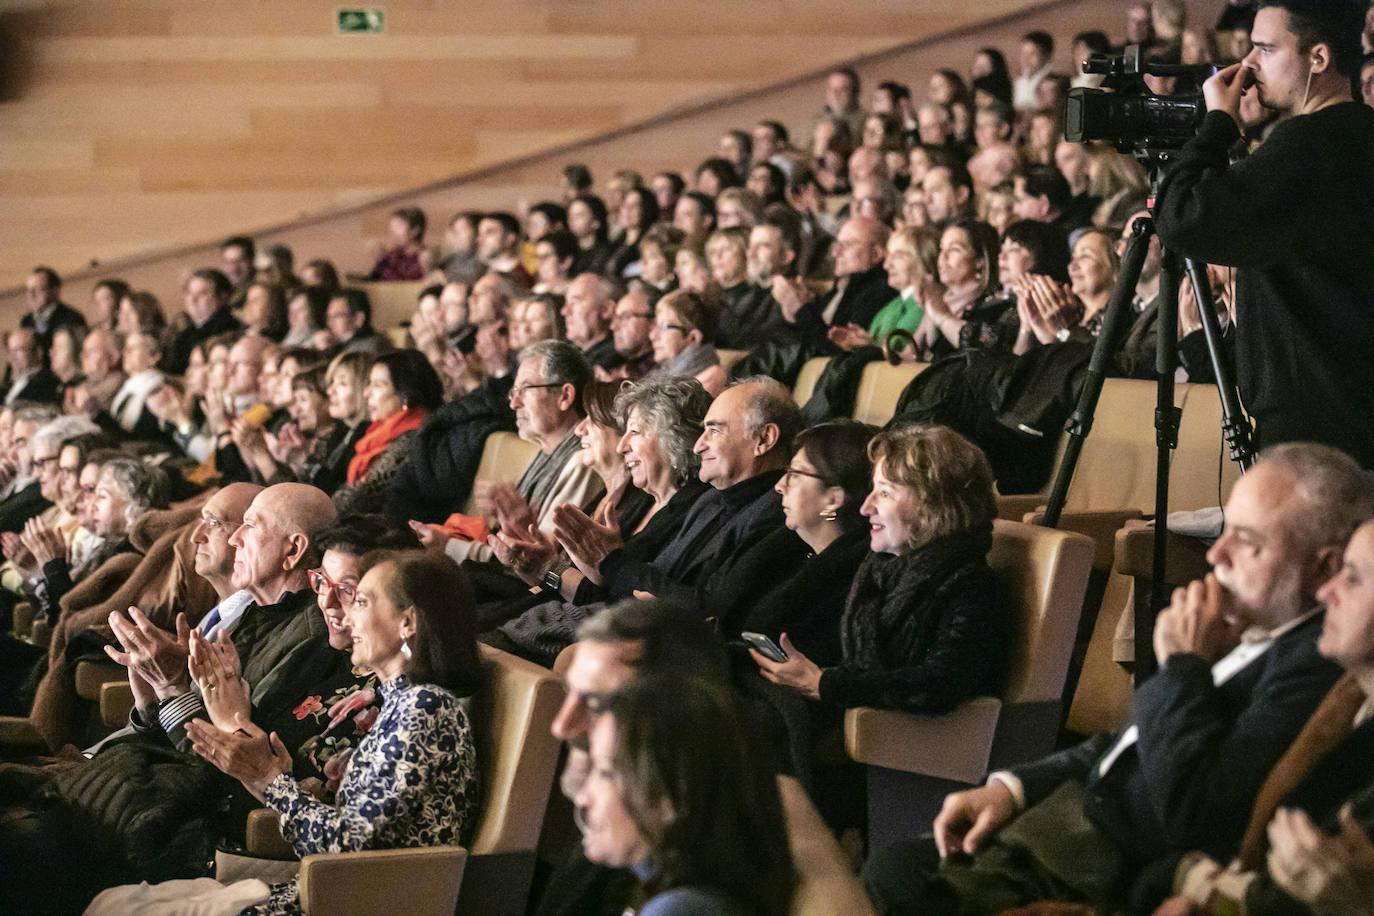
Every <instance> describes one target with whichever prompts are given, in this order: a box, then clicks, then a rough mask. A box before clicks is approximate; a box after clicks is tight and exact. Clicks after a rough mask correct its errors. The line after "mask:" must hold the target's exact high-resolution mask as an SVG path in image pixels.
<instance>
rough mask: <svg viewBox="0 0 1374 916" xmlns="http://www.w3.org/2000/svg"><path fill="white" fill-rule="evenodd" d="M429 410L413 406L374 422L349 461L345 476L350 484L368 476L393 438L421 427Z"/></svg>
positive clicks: (359, 441)
mask: <svg viewBox="0 0 1374 916" xmlns="http://www.w3.org/2000/svg"><path fill="white" fill-rule="evenodd" d="M427 412H428V411H426V410H425V408H423V407H412V408H410V409H409V410H398V411H396V412H395V413H394V414H392V415H391V416H389V417H384V418H382V419H381V420H378V421H377V422H375V423H373V424H372V425H371V426H369V427H368V428H367V432H365V433H363V437H362V438H361V439H359V440H358V445H357V447H356V448H355V449H354V451H353V458H352V460H351V461H349V462H348V476H347V477H346V478H345V479H346V480H347V481H348V484H349V486H352V485H353V484H356V483H357V482H358V481H360V480H362V479H363V478H364V477H366V476H367V470H368V468H370V467H372V462H374V461H376V460H377V458H378V457H379V456H380V455H381V454H382V452H384V451H386V447H387V446H388V445H390V444H391V442H392V440H393V439H395V438H396V437H397V436H399V435H400V434H401V433H404V432H409V431H410V430H412V429H419V428H420V424H421V423H423V422H425V414H426V413H427Z"/></svg>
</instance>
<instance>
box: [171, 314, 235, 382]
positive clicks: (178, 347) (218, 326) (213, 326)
mask: <svg viewBox="0 0 1374 916" xmlns="http://www.w3.org/2000/svg"><path fill="white" fill-rule="evenodd" d="M183 317H184V316H183ZM242 329H243V322H241V321H239V320H238V319H237V318H235V317H234V313H233V312H231V311H229V310H228V309H227V308H225V309H220V310H219V311H217V312H215V313H214V314H213V315H211V316H210V317H209V318H207V319H206V321H205V324H202V325H200V326H196V325H194V324H192V323H191V322H190V319H186V326H185V327H184V328H182V329H181V330H180V331H178V332H177V334H176V336H175V337H173V338H172V345H171V346H170V347H168V348H167V350H166V351H165V352H164V353H163V354H162V368H163V369H166V370H167V371H168V372H170V373H172V374H173V375H182V374H183V373H185V372H186V366H187V364H188V363H190V361H191V351H192V350H193V349H195V346H196V344H198V343H200V342H201V341H202V340H209V339H210V338H211V337H218V336H219V335H220V334H227V333H229V332H230V331H239V330H242Z"/></svg>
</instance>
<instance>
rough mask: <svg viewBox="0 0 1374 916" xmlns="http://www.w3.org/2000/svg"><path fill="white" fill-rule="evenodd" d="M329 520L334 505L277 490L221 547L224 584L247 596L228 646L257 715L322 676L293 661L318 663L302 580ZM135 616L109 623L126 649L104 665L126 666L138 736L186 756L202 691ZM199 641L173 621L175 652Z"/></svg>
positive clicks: (314, 625)
mask: <svg viewBox="0 0 1374 916" xmlns="http://www.w3.org/2000/svg"><path fill="white" fill-rule="evenodd" d="M335 518H336V513H335V511H334V503H333V502H332V501H331V500H330V499H329V496H328V495H327V494H326V493H325V492H324V491H323V490H320V489H317V488H315V487H312V486H309V485H308V484H303V483H281V484H277V485H276V486H272V487H268V488H267V489H265V490H263V491H262V492H260V493H258V494H257V496H256V497H254V499H253V501H252V503H250V504H249V506H248V508H247V510H245V511H244V513H243V524H242V525H240V526H239V528H238V530H237V531H235V532H234V534H233V536H232V537H230V538H229V539H228V545H229V546H230V547H232V548H233V549H234V558H233V567H232V573H231V574H230V579H229V582H230V584H231V585H232V586H233V587H234V588H235V589H242V590H246V591H247V592H248V593H249V595H250V596H251V601H250V603H249V604H248V605H247V607H246V609H245V610H244V612H243V614H242V616H241V617H240V619H239V621H238V623H237V624H236V625H235V627H234V629H233V639H234V645H235V646H236V647H237V649H238V654H239V659H240V661H241V662H242V671H243V677H244V679H245V680H247V681H248V685H249V688H250V690H251V691H252V699H253V703H254V706H255V707H257V706H258V705H260V703H268V704H273V703H280V702H296V701H298V700H299V697H297V696H296V693H297V692H298V689H303V688H304V686H305V685H308V684H312V683H315V682H316V680H318V674H319V672H318V671H312V670H308V669H309V667H310V666H308V665H303V664H302V662H303V659H302V658H300V656H302V655H304V656H313V655H315V654H317V652H316V650H317V649H318V648H319V644H321V643H322V644H323V645H324V646H325V648H327V646H328V643H327V642H326V641H325V640H324V636H325V632H326V631H325V628H324V623H323V621H322V620H321V619H320V615H319V613H318V612H317V611H316V610H315V601H314V594H313V592H312V591H311V590H310V583H309V580H308V577H307V572H308V571H309V570H311V569H314V568H315V566H316V565H318V563H319V560H320V558H319V556H318V555H317V554H318V551H316V550H315V547H314V538H315V535H316V534H318V533H319V532H320V531H322V530H324V529H325V528H326V527H328V526H329V525H331V524H333V522H334V520H335ZM136 610H137V609H134V608H131V609H130V617H131V618H132V620H130V621H124V620H122V619H120V618H119V616H118V615H115V616H112V618H111V621H110V623H111V626H112V627H114V628H115V635H116V636H117V637H118V638H119V641H120V644H121V645H122V646H123V647H124V650H125V651H124V652H122V653H117V654H114V653H112V654H111V658H114V659H115V660H116V661H119V662H120V663H121V664H124V665H127V666H129V683H130V685H131V686H132V687H133V689H134V700H135V703H136V708H135V710H134V713H133V725H134V727H135V729H137V730H142V731H147V732H157V731H161V732H163V733H164V734H165V735H166V737H167V738H168V739H169V740H170V741H171V742H172V744H173V745H174V746H176V747H178V748H179V749H180V750H182V751H186V752H189V751H190V747H191V745H190V742H189V740H187V738H186V731H185V723H186V722H188V721H189V720H190V719H192V718H196V717H198V716H199V717H203V716H204V715H205V706H204V703H202V701H201V698H200V692H199V690H198V689H197V688H196V687H195V686H194V685H192V683H191V679H190V674H189V673H188V672H187V670H186V665H185V663H184V661H183V662H182V663H181V664H175V663H170V664H169V663H168V659H167V655H166V653H165V652H163V651H162V647H163V643H164V642H165V638H164V636H163V635H162V631H157V630H156V628H155V627H152V626H151V624H149V625H147V626H145V625H143V624H142V623H140V619H141V618H142V614H139V613H135V612H136ZM203 638H204V637H203V635H202V634H201V633H196V634H194V636H193V635H192V633H191V631H190V627H189V626H188V625H187V622H186V620H185V619H184V618H179V619H178V621H177V636H176V639H177V642H178V643H183V642H184V643H185V644H186V645H187V647H188V649H189V646H190V643H191V642H192V640H193V639H203ZM216 638H219V637H218V635H216ZM335 654H337V653H335ZM326 661H331V660H330V659H326Z"/></svg>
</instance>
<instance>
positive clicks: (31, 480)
mask: <svg viewBox="0 0 1374 916" xmlns="http://www.w3.org/2000/svg"><path fill="white" fill-rule="evenodd" d="M55 419H57V408H55V407H49V406H48V405H46V404H26V405H23V406H21V407H19V408H17V409H16V410H15V411H14V435H13V439H12V444H11V446H10V454H8V455H4V456H0V458H3V459H5V460H4V461H3V462H0V473H4V472H9V473H10V474H11V475H12V477H11V478H10V480H9V481H8V486H7V488H6V489H7V492H8V495H7V496H5V498H4V499H3V500H0V531H19V530H20V529H21V528H23V527H24V523H25V522H27V521H28V520H29V519H31V518H33V517H34V516H35V515H37V514H38V513H40V512H42V511H43V510H44V509H46V508H48V507H49V506H51V505H52V503H50V502H48V501H47V500H46V499H44V498H43V490H42V487H41V486H40V484H39V482H38V474H37V473H36V472H35V471H34V467H33V436H34V433H36V432H38V428H39V427H40V426H44V425H46V424H47V423H49V422H51V421H52V420H55Z"/></svg>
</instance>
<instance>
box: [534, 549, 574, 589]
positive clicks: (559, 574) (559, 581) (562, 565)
mask: <svg viewBox="0 0 1374 916" xmlns="http://www.w3.org/2000/svg"><path fill="white" fill-rule="evenodd" d="M571 565H572V560H569V559H568V558H567V557H559V558H558V559H557V560H554V561H553V565H552V566H550V567H549V568H548V569H546V570H544V575H543V577H542V579H541V580H540V582H539V584H540V585H542V586H543V587H544V590H545V591H548V592H553V593H554V594H555V595H556V594H559V593H560V592H561V591H562V590H563V573H565V572H567V571H568V567H569V566H571Z"/></svg>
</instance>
